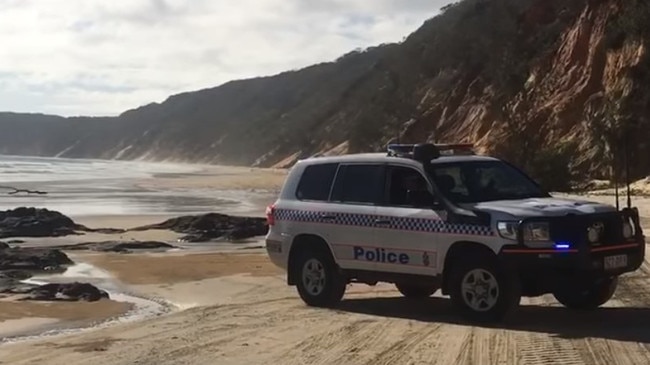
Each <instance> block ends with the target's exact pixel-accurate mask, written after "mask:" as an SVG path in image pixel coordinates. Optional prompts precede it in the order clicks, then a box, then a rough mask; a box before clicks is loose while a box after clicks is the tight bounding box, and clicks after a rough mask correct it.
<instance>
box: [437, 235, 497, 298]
mask: <svg viewBox="0 0 650 365" xmlns="http://www.w3.org/2000/svg"><path fill="white" fill-rule="evenodd" d="M473 254H474V255H476V254H480V255H489V256H493V257H495V258H496V257H497V255H496V253H495V252H494V251H493V250H492V249H491V248H490V247H488V246H487V245H485V244H482V243H479V242H474V241H457V242H454V243H453V244H452V245H451V246H450V247H449V249H448V250H447V254H446V255H445V262H444V264H443V269H442V285H441V288H440V289H441V292H442V294H443V295H447V294H449V278H450V275H449V274H450V273H451V270H452V268H453V266H454V263H455V262H457V261H458V260H459V259H461V258H462V257H464V256H467V255H473Z"/></svg>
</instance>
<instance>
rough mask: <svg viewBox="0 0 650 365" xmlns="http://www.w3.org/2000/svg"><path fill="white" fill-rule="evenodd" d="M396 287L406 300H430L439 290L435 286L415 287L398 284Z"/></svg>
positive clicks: (421, 285) (422, 285) (423, 285)
mask: <svg viewBox="0 0 650 365" xmlns="http://www.w3.org/2000/svg"><path fill="white" fill-rule="evenodd" d="M395 286H396V287H397V290H399V292H400V293H402V295H403V296H405V297H406V298H428V297H430V296H432V295H433V293H435V292H436V291H437V290H438V287H437V286H436V285H434V284H420V285H414V284H404V283H397V284H395Z"/></svg>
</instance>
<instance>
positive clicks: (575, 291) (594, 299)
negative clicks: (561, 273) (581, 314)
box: [553, 277, 618, 310]
mask: <svg viewBox="0 0 650 365" xmlns="http://www.w3.org/2000/svg"><path fill="white" fill-rule="evenodd" d="M617 286H618V277H610V278H602V279H599V280H596V281H595V282H593V283H591V285H587V286H586V287H584V286H583V287H575V286H570V285H568V286H566V287H563V288H562V289H559V290H557V291H556V292H555V293H553V296H554V297H555V299H557V301H558V302H560V303H561V304H562V305H563V306H565V307H567V308H570V309H575V310H592V309H596V308H598V307H600V306H601V305H603V304H605V303H607V302H608V301H609V300H610V299H612V297H613V296H614V293H615V292H616V287H617Z"/></svg>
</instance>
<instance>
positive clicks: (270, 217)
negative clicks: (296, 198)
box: [266, 204, 275, 226]
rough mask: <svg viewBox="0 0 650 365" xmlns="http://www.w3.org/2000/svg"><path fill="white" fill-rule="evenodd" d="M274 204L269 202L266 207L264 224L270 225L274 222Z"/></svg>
mask: <svg viewBox="0 0 650 365" xmlns="http://www.w3.org/2000/svg"><path fill="white" fill-rule="evenodd" d="M274 213H275V204H271V205H269V206H268V207H266V224H268V225H269V226H272V225H274V224H275V216H274Z"/></svg>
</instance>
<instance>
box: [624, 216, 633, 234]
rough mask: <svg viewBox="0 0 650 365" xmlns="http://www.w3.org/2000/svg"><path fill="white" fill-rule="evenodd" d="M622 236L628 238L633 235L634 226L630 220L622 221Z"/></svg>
mask: <svg viewBox="0 0 650 365" xmlns="http://www.w3.org/2000/svg"><path fill="white" fill-rule="evenodd" d="M623 237H624V238H625V239H630V238H632V237H634V226H633V225H632V222H630V221H629V220H628V221H625V222H623Z"/></svg>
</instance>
